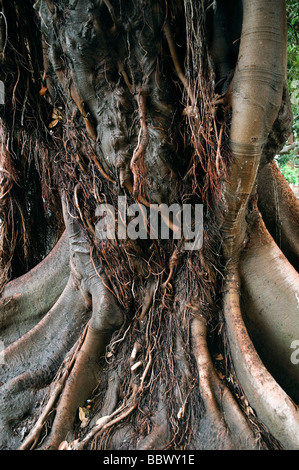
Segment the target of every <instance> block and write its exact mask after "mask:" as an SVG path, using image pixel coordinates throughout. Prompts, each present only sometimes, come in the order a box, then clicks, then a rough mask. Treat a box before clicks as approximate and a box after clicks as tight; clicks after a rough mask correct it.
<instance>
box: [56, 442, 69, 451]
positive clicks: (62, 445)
mask: <svg viewBox="0 0 299 470" xmlns="http://www.w3.org/2000/svg"><path fill="white" fill-rule="evenodd" d="M68 448H69V444H68V442H67V441H62V442H60V444H59V446H58V450H68Z"/></svg>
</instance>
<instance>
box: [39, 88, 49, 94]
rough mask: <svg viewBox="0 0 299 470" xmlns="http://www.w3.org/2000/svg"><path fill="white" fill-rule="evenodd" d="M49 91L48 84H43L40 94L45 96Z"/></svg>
mask: <svg viewBox="0 0 299 470" xmlns="http://www.w3.org/2000/svg"><path fill="white" fill-rule="evenodd" d="M47 91H48V88H47V87H46V86H43V87H42V88H41V89H40V90H39V94H40V96H45V94H46V93H47Z"/></svg>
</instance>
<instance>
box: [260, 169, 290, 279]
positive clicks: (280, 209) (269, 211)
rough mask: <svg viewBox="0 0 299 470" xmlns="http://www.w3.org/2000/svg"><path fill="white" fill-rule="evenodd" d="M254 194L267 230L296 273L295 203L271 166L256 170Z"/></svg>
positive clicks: (285, 184) (279, 174) (283, 182)
mask: <svg viewBox="0 0 299 470" xmlns="http://www.w3.org/2000/svg"><path fill="white" fill-rule="evenodd" d="M257 192H258V207H259V209H260V211H261V214H262V216H263V220H264V222H265V224H266V227H267V229H268V230H269V232H270V234H271V235H272V237H273V238H274V240H275V242H276V243H277V245H278V246H279V248H280V249H281V250H282V252H283V253H284V255H285V256H286V257H287V258H288V260H289V261H290V263H291V264H292V265H293V266H294V268H295V269H297V271H299V202H298V200H297V199H296V197H295V195H294V193H293V191H292V190H291V188H290V186H289V184H288V182H287V181H286V180H285V178H284V177H283V175H282V174H281V173H280V171H279V169H278V167H277V165H276V163H275V162H271V163H268V164H266V165H265V166H263V167H262V168H261V169H260V171H259V175H258V188H257Z"/></svg>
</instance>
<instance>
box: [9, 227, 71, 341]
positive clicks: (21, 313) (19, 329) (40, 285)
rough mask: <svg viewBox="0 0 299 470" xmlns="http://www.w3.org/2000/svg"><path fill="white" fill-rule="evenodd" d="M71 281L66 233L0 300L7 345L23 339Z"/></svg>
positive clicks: (10, 286) (13, 282)
mask: <svg viewBox="0 0 299 470" xmlns="http://www.w3.org/2000/svg"><path fill="white" fill-rule="evenodd" d="M68 278H69V247H68V239H67V235H66V233H64V234H63V236H62V237H61V239H60V241H59V242H58V243H57V245H56V246H55V247H54V249H53V250H52V251H51V253H50V254H49V255H48V256H47V257H46V258H45V259H44V260H43V261H42V262H41V263H40V264H39V265H38V266H36V267H35V268H33V269H32V270H31V271H29V272H28V273H26V274H24V275H23V276H21V277H20V278H17V279H15V280H13V281H10V282H9V283H8V284H7V285H6V286H5V289H4V291H3V293H2V296H1V298H0V313H1V314H0V331H1V337H3V338H4V337H5V342H6V346H7V345H8V344H10V343H13V342H14V341H16V340H17V339H18V338H20V337H21V336H23V335H24V334H25V333H27V331H29V330H30V329H31V328H33V326H34V325H35V324H36V323H38V321H39V320H40V319H41V318H42V317H43V316H44V315H45V314H46V313H47V312H48V311H49V310H50V308H51V307H52V306H53V305H54V304H55V302H56V301H57V299H58V298H59V296H60V294H61V293H62V291H63V289H64V288H65V286H66V283H67V281H68Z"/></svg>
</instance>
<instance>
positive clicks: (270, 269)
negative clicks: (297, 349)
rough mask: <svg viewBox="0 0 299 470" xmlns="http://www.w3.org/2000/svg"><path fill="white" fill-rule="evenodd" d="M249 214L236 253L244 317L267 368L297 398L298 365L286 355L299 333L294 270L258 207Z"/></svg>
mask: <svg viewBox="0 0 299 470" xmlns="http://www.w3.org/2000/svg"><path fill="white" fill-rule="evenodd" d="M250 219H251V221H250V241H249V243H248V244H247V247H246V249H245V250H244V251H243V253H242V256H241V259H240V275H241V281H242V285H241V293H242V294H241V307H242V311H243V316H244V321H245V323H246V325H247V328H248V331H249V333H250V336H251V338H252V341H253V344H254V346H255V347H256V349H257V351H258V353H259V355H260V356H261V359H262V361H263V363H264V364H265V366H266V367H267V369H268V370H269V372H270V373H271V374H272V375H273V377H274V378H275V380H277V381H278V383H279V384H280V385H281V387H282V388H283V389H284V390H285V391H286V392H287V393H288V394H289V395H290V397H291V398H292V399H293V400H294V401H295V402H296V403H299V393H298V389H299V376H298V366H297V365H296V364H293V363H292V361H291V352H292V350H291V345H292V343H293V341H295V340H297V339H298V338H299V322H298V298H299V274H298V273H297V272H296V271H295V269H294V268H293V266H292V265H291V264H290V263H289V262H288V260H287V259H286V258H285V257H284V256H283V254H282V253H281V251H280V249H279V248H278V246H277V245H276V243H275V242H274V240H273V238H272V237H271V236H270V234H269V233H268V232H267V229H266V227H265V225H264V223H263V220H262V219H261V216H260V215H259V213H258V212H257V211H255V212H254V213H252V214H251V216H250Z"/></svg>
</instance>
